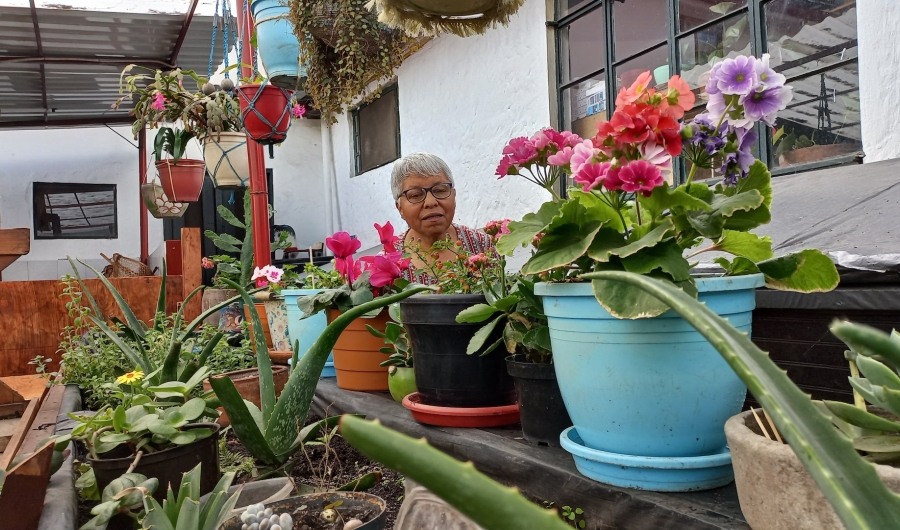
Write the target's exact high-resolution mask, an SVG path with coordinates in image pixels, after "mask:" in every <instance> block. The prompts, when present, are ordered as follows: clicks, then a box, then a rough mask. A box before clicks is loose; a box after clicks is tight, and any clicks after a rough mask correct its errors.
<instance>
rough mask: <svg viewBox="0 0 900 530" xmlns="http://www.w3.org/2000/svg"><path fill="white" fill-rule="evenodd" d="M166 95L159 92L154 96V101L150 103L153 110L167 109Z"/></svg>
mask: <svg viewBox="0 0 900 530" xmlns="http://www.w3.org/2000/svg"><path fill="white" fill-rule="evenodd" d="M166 101H167V100H166V97H165V96H163V94H162V92H157V93H156V96H154V97H153V103H151V104H150V108H151V109H153V110H166Z"/></svg>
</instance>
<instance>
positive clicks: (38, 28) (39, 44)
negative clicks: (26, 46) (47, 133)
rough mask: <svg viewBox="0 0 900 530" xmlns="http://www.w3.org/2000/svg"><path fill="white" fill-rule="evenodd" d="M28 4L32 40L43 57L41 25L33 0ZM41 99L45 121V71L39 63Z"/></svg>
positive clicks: (46, 107) (46, 111)
mask: <svg viewBox="0 0 900 530" xmlns="http://www.w3.org/2000/svg"><path fill="white" fill-rule="evenodd" d="M28 5H29V6H30V7H31V24H32V25H33V26H34V42H35V43H37V49H38V55H40V56H41V57H43V56H44V43H43V42H41V26H40V25H39V24H38V17H37V7H35V5H34V0H28ZM41 101H42V102H43V104H44V121H46V120H47V115H48V114H49V113H50V108H49V107H48V106H47V72H46V71H45V68H44V65H43V64H41Z"/></svg>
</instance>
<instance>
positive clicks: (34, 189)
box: [31, 182, 119, 241]
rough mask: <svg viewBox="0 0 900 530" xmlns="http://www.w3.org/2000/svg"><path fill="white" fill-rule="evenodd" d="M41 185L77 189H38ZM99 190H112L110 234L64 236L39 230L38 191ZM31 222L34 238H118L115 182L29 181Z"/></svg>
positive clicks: (117, 196)
mask: <svg viewBox="0 0 900 530" xmlns="http://www.w3.org/2000/svg"><path fill="white" fill-rule="evenodd" d="M41 186H48V187H49V186H54V187H58V188H59V187H61V188H70V189H75V188H78V190H77V191H68V190H64V191H52V190H51V191H49V192H48V191H43V190H40V191H39V187H41ZM91 191H94V192H100V191H112V193H113V200H112V207H113V223H112V230H111V234H110V235H104V236H90V235H87V236H82V235H79V236H65V235H59V236H57V235H54V234H52V233H51V235H44V233H43V232H42V231H41V230H39V229H38V228H39V219H38V209H37V208H36V207H35V206H36V199H37V195H38V193H40V194H41V196H46V195H48V194H52V193H79V192H91ZM31 210H32V212H31V224H32V230H33V232H34V239H35V240H44V241H52V240H79V239H118V238H119V191H118V185H117V184H93V183H82V182H32V183H31Z"/></svg>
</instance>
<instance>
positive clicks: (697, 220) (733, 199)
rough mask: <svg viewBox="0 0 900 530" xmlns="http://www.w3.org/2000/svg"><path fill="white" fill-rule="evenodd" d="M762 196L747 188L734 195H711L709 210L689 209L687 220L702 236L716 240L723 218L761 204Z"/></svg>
mask: <svg viewBox="0 0 900 530" xmlns="http://www.w3.org/2000/svg"><path fill="white" fill-rule="evenodd" d="M763 201H764V198H763V196H762V194H760V192H759V191H757V190H748V191H745V192H742V193H738V194H736V195H731V196H728V195H718V194H716V195H715V196H713V199H712V203H711V206H712V208H713V209H712V210H711V211H708V212H707V211H700V212H698V211H690V212H688V213H687V220H688V222H689V223H690V224H691V226H692V227H694V229H695V230H697V232H699V233H700V234H701V235H703V236H704V237H708V238H709V239H712V240H717V239H719V237H721V236H722V230H723V229H724V228H725V220H726V219H727V218H728V217H731V216H732V215H733V214H734V212H737V211H750V210H753V209H754V208H757V207H759V206H760V205H761V204H763Z"/></svg>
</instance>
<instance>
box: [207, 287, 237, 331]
mask: <svg viewBox="0 0 900 530" xmlns="http://www.w3.org/2000/svg"><path fill="white" fill-rule="evenodd" d="M237 295H238V292H237V291H236V290H234V289H204V290H203V299H202V300H201V301H200V311H201V312H204V311H206V310H207V309H209V308H210V307H212V306H215V305H219V304H221V303H222V302H224V301H225V300H228V299H229V298H234V297H235V296H237ZM221 318H222V311H217V312H215V313H213V314H212V315H209V316H208V317H206V320H204V321H203V323H204V324H209V325H210V326H214V327H219V323H220V319H221Z"/></svg>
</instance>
